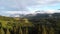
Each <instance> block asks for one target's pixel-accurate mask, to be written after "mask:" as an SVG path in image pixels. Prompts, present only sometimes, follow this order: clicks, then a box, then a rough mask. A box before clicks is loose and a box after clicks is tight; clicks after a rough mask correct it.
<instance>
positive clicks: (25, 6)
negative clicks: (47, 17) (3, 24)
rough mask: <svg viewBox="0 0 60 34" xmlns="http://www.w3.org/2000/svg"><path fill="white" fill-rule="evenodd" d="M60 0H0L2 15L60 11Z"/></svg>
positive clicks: (0, 12)
mask: <svg viewBox="0 0 60 34" xmlns="http://www.w3.org/2000/svg"><path fill="white" fill-rule="evenodd" d="M58 9H60V0H0V15H5V16H6V15H7V16H8V15H11V14H18V13H19V14H22V12H23V14H29V13H35V11H38V10H39V11H40V12H45V13H54V12H60V10H58Z"/></svg>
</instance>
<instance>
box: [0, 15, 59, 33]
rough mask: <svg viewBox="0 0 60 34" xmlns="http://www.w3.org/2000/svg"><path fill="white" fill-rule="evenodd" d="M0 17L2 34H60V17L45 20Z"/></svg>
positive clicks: (34, 17) (55, 16)
mask: <svg viewBox="0 0 60 34" xmlns="http://www.w3.org/2000/svg"><path fill="white" fill-rule="evenodd" d="M39 15H40V14H38V16H37V15H36V16H32V17H27V18H26V17H25V18H20V17H5V16H0V34H60V15H57V14H54V15H53V16H49V17H47V16H46V15H45V18H43V17H44V16H43V17H41V15H40V17H39Z"/></svg>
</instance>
